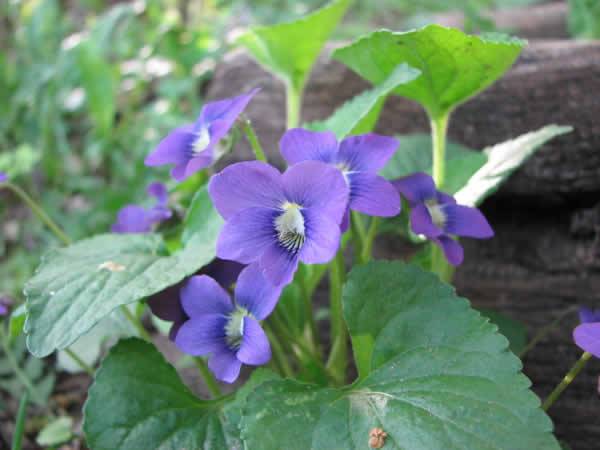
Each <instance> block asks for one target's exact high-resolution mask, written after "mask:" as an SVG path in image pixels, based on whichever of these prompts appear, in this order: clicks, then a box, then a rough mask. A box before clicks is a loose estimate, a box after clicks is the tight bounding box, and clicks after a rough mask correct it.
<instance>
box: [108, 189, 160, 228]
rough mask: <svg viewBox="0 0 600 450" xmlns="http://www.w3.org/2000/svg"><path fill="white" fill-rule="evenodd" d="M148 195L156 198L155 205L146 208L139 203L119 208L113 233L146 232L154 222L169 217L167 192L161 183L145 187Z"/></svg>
mask: <svg viewBox="0 0 600 450" xmlns="http://www.w3.org/2000/svg"><path fill="white" fill-rule="evenodd" d="M146 192H147V193H148V195H150V196H152V197H154V198H156V205H155V206H153V207H152V208H150V209H146V208H144V207H143V206H140V205H127V206H124V207H123V208H121V209H120V210H119V213H118V214H117V221H116V222H115V223H114V224H113V226H112V228H111V231H112V232H113V233H148V232H150V231H151V230H152V226H153V225H154V224H157V223H160V222H162V221H164V220H167V219H169V218H170V217H171V214H172V213H171V210H169V208H168V207H167V203H168V201H169V194H168V192H167V188H166V186H165V185H164V184H162V183H152V184H151V185H150V186H148V189H146Z"/></svg>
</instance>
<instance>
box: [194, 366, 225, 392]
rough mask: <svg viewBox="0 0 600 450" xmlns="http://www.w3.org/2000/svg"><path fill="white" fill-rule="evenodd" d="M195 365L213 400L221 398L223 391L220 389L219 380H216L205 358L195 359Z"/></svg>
mask: <svg viewBox="0 0 600 450" xmlns="http://www.w3.org/2000/svg"><path fill="white" fill-rule="evenodd" d="M194 364H196V367H198V371H199V372H200V376H201V377H202V379H203V380H204V384H206V387H207V388H208V391H209V392H210V395H212V396H213V398H217V397H220V396H221V389H219V384H218V383H217V380H215V377H214V376H213V374H212V372H211V371H210V369H209V368H208V366H207V364H206V361H204V359H203V358H194Z"/></svg>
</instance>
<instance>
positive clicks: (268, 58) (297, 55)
mask: <svg viewBox="0 0 600 450" xmlns="http://www.w3.org/2000/svg"><path fill="white" fill-rule="evenodd" d="M349 4H350V0H334V1H332V2H331V3H329V4H328V5H326V6H324V7H323V8H321V9H319V10H317V11H315V12H313V13H312V14H309V15H308V16H305V17H303V18H301V19H298V20H294V21H292V22H286V23H280V24H277V25H271V26H260V27H254V28H251V29H250V30H249V31H248V32H246V33H245V34H243V35H241V36H240V37H239V38H238V40H237V42H238V43H239V44H241V45H243V46H244V47H246V48H247V49H248V51H250V53H251V54H252V56H254V58H256V60H257V61H258V62H259V63H260V64H262V65H263V66H264V67H265V68H266V69H267V70H269V71H271V72H273V73H274V74H275V75H277V76H278V77H280V78H281V79H282V80H283V81H284V82H286V83H289V84H290V85H291V86H293V88H294V89H295V90H296V91H300V90H301V89H302V88H303V86H304V83H305V81H306V78H307V77H308V74H309V73H310V70H311V69H312V66H313V64H314V63H315V61H316V59H317V57H318V56H319V53H321V49H322V48H323V45H325V42H326V41H327V39H328V38H329V36H330V34H331V33H332V32H333V30H334V29H335V27H336V26H337V24H338V22H339V21H340V20H341V18H342V17H343V16H344V13H345V12H346V9H347V8H348V5H349ZM390 72H391V71H390ZM381 81H383V80H381Z"/></svg>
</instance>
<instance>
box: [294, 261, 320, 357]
mask: <svg viewBox="0 0 600 450" xmlns="http://www.w3.org/2000/svg"><path fill="white" fill-rule="evenodd" d="M298 275H299V276H300V279H299V286H300V295H301V296H302V302H303V303H304V323H305V327H304V333H305V335H306V340H307V341H308V342H309V343H310V345H311V347H312V348H313V349H314V352H315V354H317V355H319V354H320V351H319V344H318V342H317V324H316V323H315V318H314V315H313V308H312V293H311V290H310V287H309V280H308V277H307V276H306V275H305V274H304V273H303V271H300V270H299V271H298Z"/></svg>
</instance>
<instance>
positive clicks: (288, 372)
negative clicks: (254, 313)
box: [263, 322, 294, 378]
mask: <svg viewBox="0 0 600 450" xmlns="http://www.w3.org/2000/svg"><path fill="white" fill-rule="evenodd" d="M263 328H264V330H265V333H267V337H268V338H269V342H270V343H271V349H272V350H273V357H274V358H275V361H277V364H278V365H279V367H281V371H282V375H283V376H284V377H286V378H293V376H294V371H293V370H292V367H291V366H290V363H289V361H288V359H287V356H286V354H285V352H284V351H283V347H282V346H281V343H280V342H279V339H277V336H276V335H275V333H274V332H273V330H272V329H271V327H270V326H269V324H268V323H266V322H263Z"/></svg>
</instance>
